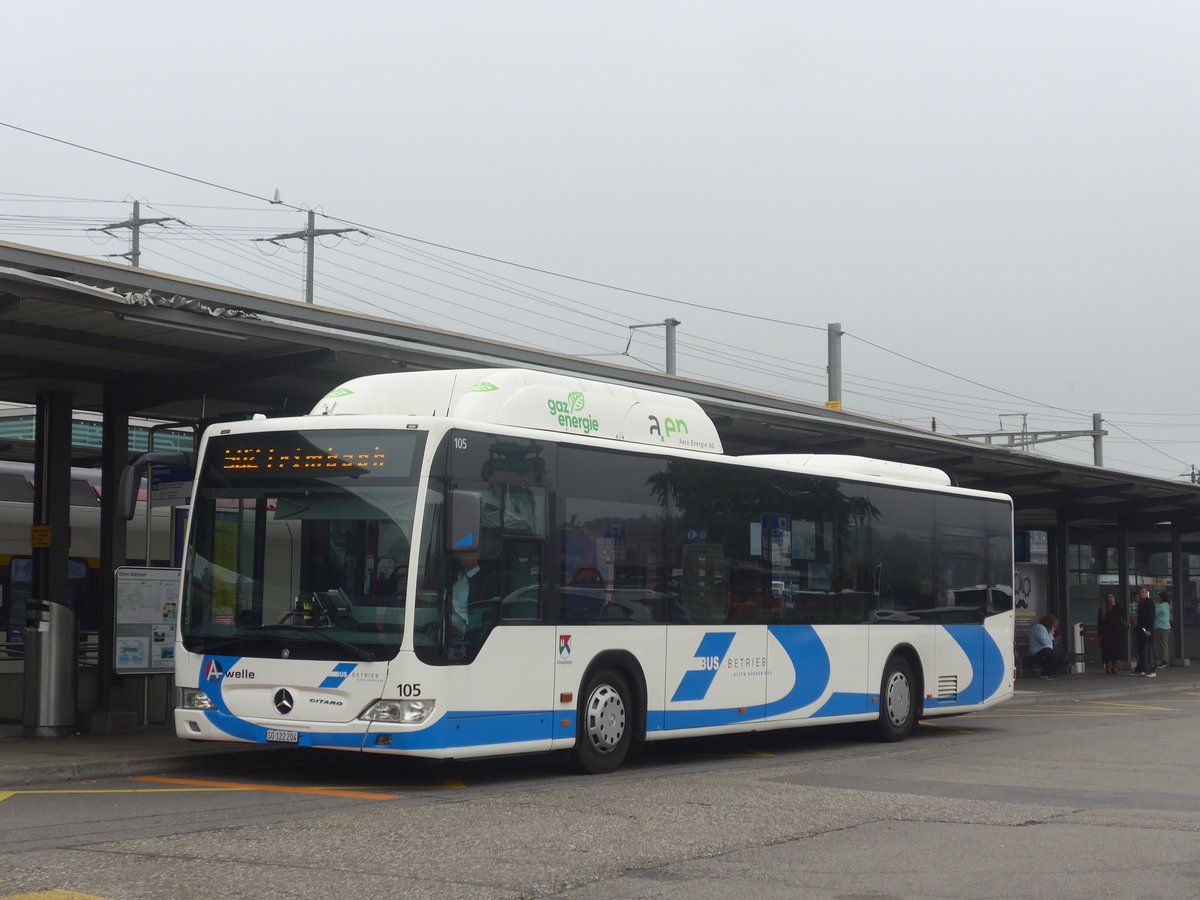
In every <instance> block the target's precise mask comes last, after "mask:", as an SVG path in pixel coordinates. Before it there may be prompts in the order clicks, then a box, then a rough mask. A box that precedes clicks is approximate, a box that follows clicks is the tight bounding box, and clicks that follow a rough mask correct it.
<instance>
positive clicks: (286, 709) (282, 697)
mask: <svg viewBox="0 0 1200 900" xmlns="http://www.w3.org/2000/svg"><path fill="white" fill-rule="evenodd" d="M295 705H296V701H295V700H293V699H292V692H291V691H289V690H288V689H287V688H280V689H279V690H277V691H276V692H275V709H277V710H278V711H279V714H280V715H281V716H286V715H287V714H288V713H290V712H291V711H292V708H293V707H294V706H295Z"/></svg>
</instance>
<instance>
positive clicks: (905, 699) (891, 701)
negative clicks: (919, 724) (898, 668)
mask: <svg viewBox="0 0 1200 900" xmlns="http://www.w3.org/2000/svg"><path fill="white" fill-rule="evenodd" d="M884 699H885V702H886V703H887V707H886V711H887V717H888V719H889V720H890V721H891V723H892V724H893V725H895V726H896V727H900V726H901V725H903V724H904V723H905V722H907V721H908V715H909V712H910V711H911V709H912V691H911V690H910V689H909V686H908V679H907V678H905V677H904V675H903V674H901V673H900V672H893V673H892V677H891V678H889V679H888V683H887V691H886V695H885V698H884Z"/></svg>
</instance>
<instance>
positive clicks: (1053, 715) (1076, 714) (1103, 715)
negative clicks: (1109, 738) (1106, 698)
mask: <svg viewBox="0 0 1200 900" xmlns="http://www.w3.org/2000/svg"><path fill="white" fill-rule="evenodd" d="M1132 715H1134V714H1133V713H1123V712H1083V711H1082V710H1067V711H1065V712H1054V711H1049V712H1030V713H971V718H972V719H1108V718H1113V717H1116V716H1132Z"/></svg>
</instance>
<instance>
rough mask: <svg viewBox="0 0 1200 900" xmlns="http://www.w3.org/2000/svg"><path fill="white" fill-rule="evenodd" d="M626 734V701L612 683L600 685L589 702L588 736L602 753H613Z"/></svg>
mask: <svg viewBox="0 0 1200 900" xmlns="http://www.w3.org/2000/svg"><path fill="white" fill-rule="evenodd" d="M624 734H625V703H624V702H623V701H622V700H621V695H620V694H618V693H617V692H616V691H615V690H613V688H612V686H611V685H608V684H602V685H600V686H598V687H597V688H596V689H595V690H594V691H592V695H591V696H590V697H589V698H588V703H587V737H588V741H589V742H590V743H591V745H592V746H593V747H594V748H595V749H596V750H597V751H598V752H600V753H611V752H612V750H613V748H615V747H616V746H617V744H619V743H620V742H621V737H622V736H623V735H624Z"/></svg>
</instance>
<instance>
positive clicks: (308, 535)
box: [180, 430, 425, 660]
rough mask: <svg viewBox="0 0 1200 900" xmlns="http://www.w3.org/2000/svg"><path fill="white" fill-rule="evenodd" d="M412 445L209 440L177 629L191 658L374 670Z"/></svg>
mask: <svg viewBox="0 0 1200 900" xmlns="http://www.w3.org/2000/svg"><path fill="white" fill-rule="evenodd" d="M424 443H425V435H424V434H423V433H420V432H416V431H395V432H389V431H382V432H380V431H371V432H367V431H358V430H344V431H342V430H338V431H333V430H311V431H288V432H271V433H265V434H254V435H222V436H219V437H215V438H212V439H210V440H209V442H208V446H207V450H206V453H205V457H204V460H203V461H202V462H201V468H200V478H199V484H198V487H197V491H196V496H195V498H194V501H193V508H192V527H191V537H190V543H189V546H188V562H187V572H188V577H187V580H186V583H185V585H184V592H183V610H182V615H181V616H180V628H181V629H182V640H183V644H184V646H185V648H186V649H187V650H189V651H191V652H194V653H207V654H219V655H223V656H250V657H269V658H275V659H280V658H294V659H318V660H327V659H328V660H333V659H338V660H344V659H351V660H385V659H390V658H392V657H394V656H395V655H396V652H397V651H398V650H399V647H400V640H401V636H402V634H403V631H404V598H405V591H406V587H407V574H408V560H409V548H410V546H411V541H412V538H413V527H414V521H415V518H416V500H417V490H418V485H419V478H418V470H419V467H420V459H421V455H422V450H423V448H424Z"/></svg>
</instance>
